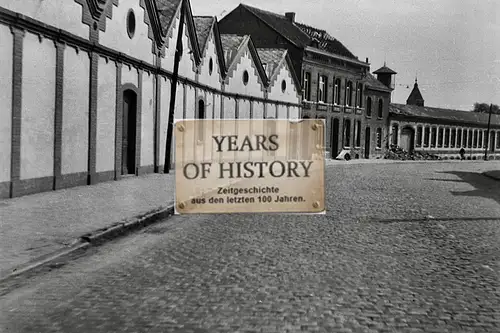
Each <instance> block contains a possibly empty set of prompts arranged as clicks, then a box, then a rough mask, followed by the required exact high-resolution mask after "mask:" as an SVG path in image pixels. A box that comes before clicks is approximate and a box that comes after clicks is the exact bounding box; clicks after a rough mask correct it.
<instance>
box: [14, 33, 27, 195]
mask: <svg viewBox="0 0 500 333" xmlns="http://www.w3.org/2000/svg"><path fill="white" fill-rule="evenodd" d="M11 32H12V34H13V38H14V47H13V54H12V56H13V58H12V59H13V62H12V134H11V135H12V140H11V165H10V179H11V183H10V197H14V196H16V194H17V190H16V187H17V186H16V185H17V183H18V182H19V179H20V177H21V118H22V94H23V38H24V35H25V31H24V30H21V29H19V28H16V27H11Z"/></svg>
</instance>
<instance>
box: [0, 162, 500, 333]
mask: <svg viewBox="0 0 500 333" xmlns="http://www.w3.org/2000/svg"><path fill="white" fill-rule="evenodd" d="M499 166H500V165H499V163H498V162H474V163H473V162H462V163H460V162H456V163H453V162H442V163H441V162H439V163H438V162H430V163H392V164H390V163H387V164H383V163H380V164H376V163H374V164H353V165H348V164H344V165H340V164H339V165H331V166H329V167H328V168H327V183H328V184H327V195H328V199H327V207H328V208H327V209H328V210H327V214H326V215H323V216H296V215H257V216H252V215H205V216H195V217H189V216H187V217H184V216H183V217H179V216H176V217H173V218H170V219H168V220H165V221H163V222H161V223H158V224H155V225H153V226H150V227H148V228H147V229H144V230H142V231H141V232H140V233H137V234H134V235H131V236H129V237H125V238H121V239H119V240H117V241H114V242H112V243H109V244H106V245H103V246H102V247H99V248H96V249H94V250H93V251H94V253H92V254H91V255H88V256H85V257H81V258H76V259H75V260H74V261H71V262H68V263H66V264H65V265H63V266H62V267H60V268H58V269H55V270H52V271H50V272H47V273H45V274H41V275H39V276H36V277H34V278H32V279H30V280H29V281H26V282H25V283H24V284H22V285H20V286H19V287H18V288H7V287H5V286H4V287H2V286H0V332H9V333H11V332H12V333H14V332H16V333H17V332H92V333H97V332H183V333H188V332H193V333H212V332H231V333H234V332H303V331H306V332H453V333H458V332H500V289H499V287H500V279H499V272H500V265H499V264H500V261H499V259H500V253H499V249H500V181H496V180H493V179H490V178H486V177H484V176H483V175H481V172H482V171H485V170H492V169H495V168H496V169H500V168H499Z"/></svg>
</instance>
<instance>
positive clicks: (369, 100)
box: [366, 97, 372, 117]
mask: <svg viewBox="0 0 500 333" xmlns="http://www.w3.org/2000/svg"><path fill="white" fill-rule="evenodd" d="M366 116H367V117H371V116H372V98H371V97H368V98H367V99H366Z"/></svg>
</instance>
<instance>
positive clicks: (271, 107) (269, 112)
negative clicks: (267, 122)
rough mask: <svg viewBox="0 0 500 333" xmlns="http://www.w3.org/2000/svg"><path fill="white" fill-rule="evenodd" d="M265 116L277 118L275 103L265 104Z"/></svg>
mask: <svg viewBox="0 0 500 333" xmlns="http://www.w3.org/2000/svg"><path fill="white" fill-rule="evenodd" d="M266 118H277V114H276V105H275V104H269V103H268V104H267V105H266Z"/></svg>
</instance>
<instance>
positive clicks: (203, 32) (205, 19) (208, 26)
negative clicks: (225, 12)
mask: <svg viewBox="0 0 500 333" xmlns="http://www.w3.org/2000/svg"><path fill="white" fill-rule="evenodd" d="M193 20H194V26H195V28H196V35H197V36H198V43H199V45H200V51H201V52H202V53H203V51H204V50H205V46H206V43H207V40H208V37H209V36H210V31H212V27H213V25H214V23H215V17H212V16H194V17H193Z"/></svg>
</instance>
